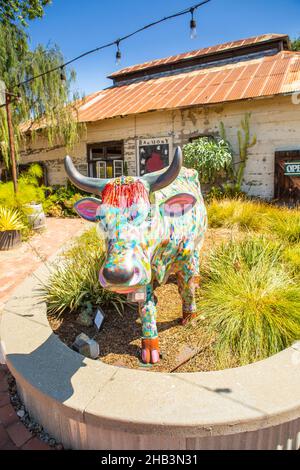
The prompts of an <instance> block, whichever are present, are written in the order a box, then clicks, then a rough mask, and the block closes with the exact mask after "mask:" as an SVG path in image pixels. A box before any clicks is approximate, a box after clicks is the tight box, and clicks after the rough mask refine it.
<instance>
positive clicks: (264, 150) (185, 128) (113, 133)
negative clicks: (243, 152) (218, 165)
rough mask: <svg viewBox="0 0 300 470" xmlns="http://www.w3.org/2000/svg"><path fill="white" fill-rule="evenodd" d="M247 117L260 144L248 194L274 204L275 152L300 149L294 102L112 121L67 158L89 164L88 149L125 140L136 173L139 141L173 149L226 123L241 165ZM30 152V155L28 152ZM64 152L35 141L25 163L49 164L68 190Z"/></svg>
mask: <svg viewBox="0 0 300 470" xmlns="http://www.w3.org/2000/svg"><path fill="white" fill-rule="evenodd" d="M246 112H251V125H250V131H251V134H254V133H255V134H256V136H257V143H256V145H255V146H254V147H252V148H251V149H250V151H249V160H248V163H247V167H246V171H245V184H244V189H245V190H246V191H247V192H248V193H249V194H250V195H255V196H260V197H263V198H271V197H272V196H273V193H274V153H275V151H276V150H295V149H300V104H298V105H296V104H293V102H292V99H291V97H290V96H280V97H275V98H269V99H259V100H251V101H250V100H249V101H243V102H236V103H226V104H221V105H217V106H209V107H195V108H189V109H184V110H183V109H182V110H171V111H161V112H159V111H155V112H149V113H146V114H141V115H137V116H128V117H124V118H113V119H108V120H105V121H99V122H94V123H88V124H87V131H86V133H85V135H83V136H82V139H81V141H80V143H79V144H77V145H76V146H75V148H74V149H73V150H72V151H71V152H69V153H70V155H71V156H72V157H73V158H74V159H75V163H85V162H86V155H87V149H86V146H87V144H89V143H97V142H105V141H112V140H124V154H125V155H124V157H125V160H126V161H127V163H128V172H129V174H130V175H135V174H136V171H137V155H136V153H137V152H136V142H137V140H138V139H139V138H150V137H153V138H157V137H170V138H171V140H172V141H173V147H175V146H176V145H183V144H185V143H186V142H188V140H189V138H190V137H192V136H196V135H198V134H219V126H220V122H221V121H223V122H224V125H225V128H226V132H227V138H228V140H229V141H230V142H231V144H232V146H233V149H234V151H235V152H236V159H237V160H238V142H237V130H238V128H239V125H240V121H241V119H242V118H243V117H244V116H245V113H246ZM28 151H29V152H28ZM65 154H66V151H65V149H64V148H63V147H62V146H61V147H58V148H54V149H47V143H46V141H45V140H44V139H41V138H37V139H36V141H35V143H34V144H31V145H30V148H28V149H27V153H26V152H24V153H23V155H22V161H24V162H29V161H45V162H46V164H47V167H48V174H49V180H50V181H49V182H50V184H64V183H65V180H66V176H65V172H64V169H63V161H62V160H63V157H64V156H65Z"/></svg>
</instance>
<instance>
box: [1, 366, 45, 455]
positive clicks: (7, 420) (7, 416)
mask: <svg viewBox="0 0 300 470" xmlns="http://www.w3.org/2000/svg"><path fill="white" fill-rule="evenodd" d="M6 373H7V369H6V366H3V365H0V450H19V449H22V450H51V447H49V446H48V445H47V444H45V443H44V442H42V441H41V440H40V439H38V438H37V437H35V436H33V435H32V434H31V433H30V432H29V431H28V429H27V428H26V427H25V426H24V424H23V423H22V422H21V421H20V420H19V418H18V416H17V415H16V412H15V410H14V408H13V407H12V405H11V403H10V399H9V395H8V383H7V380H6Z"/></svg>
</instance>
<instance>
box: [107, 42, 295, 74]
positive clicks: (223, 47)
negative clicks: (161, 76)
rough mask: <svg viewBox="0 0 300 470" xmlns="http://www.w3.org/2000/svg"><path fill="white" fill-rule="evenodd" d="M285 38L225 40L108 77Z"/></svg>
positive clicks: (134, 66) (135, 66)
mask: <svg viewBox="0 0 300 470" xmlns="http://www.w3.org/2000/svg"><path fill="white" fill-rule="evenodd" d="M279 38H282V39H285V38H286V39H287V40H288V36H287V35H286V34H273V33H270V34H263V35H261V36H254V37H251V38H246V39H240V40H238V41H231V42H226V43H223V44H217V45H216V46H211V47H205V48H203V49H197V50H195V51H190V52H185V53H183V54H177V55H173V56H169V57H165V58H163V59H155V60H151V61H149V62H144V63H142V64H137V65H132V66H131V67H126V68H124V69H121V70H118V71H117V72H114V73H112V74H111V75H109V77H110V78H116V77H121V76H123V75H127V74H130V73H132V72H137V71H138V70H146V69H149V68H152V67H156V66H161V65H165V64H168V65H170V64H172V63H175V62H179V61H185V60H187V59H192V58H193V59H194V58H196V57H204V56H207V55H208V54H214V53H216V52H225V51H227V50H234V49H237V48H240V47H243V46H251V45H254V44H259V43H262V42H267V41H271V40H273V39H279Z"/></svg>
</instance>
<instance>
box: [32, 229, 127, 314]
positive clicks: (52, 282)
mask: <svg viewBox="0 0 300 470" xmlns="http://www.w3.org/2000/svg"><path fill="white" fill-rule="evenodd" d="M103 257H104V253H103V250H102V248H101V242H100V240H99V238H98V236H97V233H96V228H95V227H93V228H92V229H91V230H89V231H87V232H85V233H84V234H83V235H82V236H81V237H80V238H79V239H78V240H77V241H76V242H75V244H74V246H73V247H72V248H71V249H69V250H68V251H67V252H65V253H64V254H63V255H62V256H61V258H60V260H59V261H58V263H57V264H56V265H55V267H54V270H53V272H52V274H51V276H50V278H49V280H48V281H47V283H46V284H45V285H43V286H42V288H41V296H42V298H43V300H45V301H46V302H47V305H48V312H49V313H50V314H54V315H58V316H60V315H62V314H63V313H64V312H66V311H71V312H73V311H76V310H78V309H79V308H82V307H83V306H85V305H86V304H87V302H91V303H92V304H93V305H101V306H102V305H110V306H111V305H112V306H114V307H115V309H116V310H117V311H118V312H119V313H121V312H122V310H123V308H124V305H125V304H126V298H125V297H124V296H121V295H118V294H114V293H111V292H109V291H107V290H105V289H103V288H102V287H101V285H100V283H99V280H98V274H99V269H100V267H101V264H102V262H103Z"/></svg>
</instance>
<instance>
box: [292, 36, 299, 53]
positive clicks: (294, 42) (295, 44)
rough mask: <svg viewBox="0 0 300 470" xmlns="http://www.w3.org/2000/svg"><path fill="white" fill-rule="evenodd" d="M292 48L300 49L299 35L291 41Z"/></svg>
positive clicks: (294, 49)
mask: <svg viewBox="0 0 300 470" xmlns="http://www.w3.org/2000/svg"><path fill="white" fill-rule="evenodd" d="M291 45H292V50H293V51H300V36H299V37H298V38H295V39H294V40H293V41H292V44H291Z"/></svg>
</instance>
